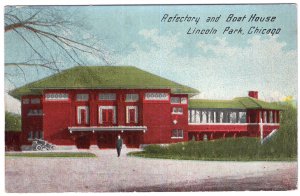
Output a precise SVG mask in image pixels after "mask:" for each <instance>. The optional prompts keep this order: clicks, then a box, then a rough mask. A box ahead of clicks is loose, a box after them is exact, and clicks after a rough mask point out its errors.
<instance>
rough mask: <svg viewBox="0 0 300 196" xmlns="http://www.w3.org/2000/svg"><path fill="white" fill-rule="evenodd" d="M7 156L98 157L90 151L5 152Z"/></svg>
mask: <svg viewBox="0 0 300 196" xmlns="http://www.w3.org/2000/svg"><path fill="white" fill-rule="evenodd" d="M5 156H6V157H74V158H78V157H96V155H95V154H93V153H89V152H41V153H5Z"/></svg>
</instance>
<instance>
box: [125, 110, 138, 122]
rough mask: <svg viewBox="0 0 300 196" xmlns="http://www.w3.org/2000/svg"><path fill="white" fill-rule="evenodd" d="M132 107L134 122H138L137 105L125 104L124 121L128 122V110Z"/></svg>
mask: <svg viewBox="0 0 300 196" xmlns="http://www.w3.org/2000/svg"><path fill="white" fill-rule="evenodd" d="M132 109H134V123H138V107H137V106H126V123H127V124H128V123H130V119H129V116H130V115H129V110H132Z"/></svg>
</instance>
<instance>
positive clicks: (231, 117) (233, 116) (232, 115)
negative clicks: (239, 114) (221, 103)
mask: <svg viewBox="0 0 300 196" xmlns="http://www.w3.org/2000/svg"><path fill="white" fill-rule="evenodd" d="M229 122H230V123H236V112H230V113H229Z"/></svg>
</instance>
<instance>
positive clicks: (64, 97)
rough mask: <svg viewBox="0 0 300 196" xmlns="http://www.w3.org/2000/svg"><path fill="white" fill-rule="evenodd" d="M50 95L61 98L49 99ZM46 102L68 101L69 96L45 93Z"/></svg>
mask: <svg viewBox="0 0 300 196" xmlns="http://www.w3.org/2000/svg"><path fill="white" fill-rule="evenodd" d="M50 95H62V97H55V96H54V97H51V96H50ZM45 100H46V101H68V100H69V94H68V93H46V94H45Z"/></svg>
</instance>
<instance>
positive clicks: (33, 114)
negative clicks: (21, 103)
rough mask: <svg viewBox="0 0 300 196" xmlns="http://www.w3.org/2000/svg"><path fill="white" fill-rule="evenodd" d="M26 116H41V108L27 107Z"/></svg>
mask: <svg viewBox="0 0 300 196" xmlns="http://www.w3.org/2000/svg"><path fill="white" fill-rule="evenodd" d="M34 110H36V111H37V113H33V111H34ZM27 116H43V110H42V109H29V110H28V112H27Z"/></svg>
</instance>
